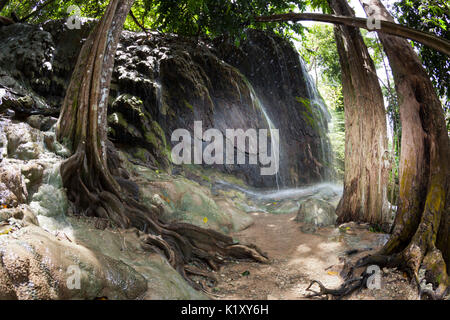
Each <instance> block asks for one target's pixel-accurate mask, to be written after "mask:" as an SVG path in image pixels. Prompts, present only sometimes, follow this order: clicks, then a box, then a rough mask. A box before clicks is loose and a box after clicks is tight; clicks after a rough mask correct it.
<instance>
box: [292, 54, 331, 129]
mask: <svg viewBox="0 0 450 320" xmlns="http://www.w3.org/2000/svg"><path fill="white" fill-rule="evenodd" d="M298 57H299V60H300V65H301V67H302V75H303V79H304V80H305V83H306V92H307V95H308V100H309V101H310V105H311V106H314V105H316V106H319V108H320V110H321V111H322V114H323V115H324V116H325V119H326V121H327V122H328V121H330V120H331V115H330V112H329V111H328V108H327V106H326V105H325V103H324V101H323V99H322V97H321V96H320V94H319V91H318V90H317V87H316V84H315V83H314V81H313V79H312V77H311V75H310V74H309V73H308V71H307V70H306V67H305V62H304V61H303V59H302V58H301V57H300V55H299V56H298Z"/></svg>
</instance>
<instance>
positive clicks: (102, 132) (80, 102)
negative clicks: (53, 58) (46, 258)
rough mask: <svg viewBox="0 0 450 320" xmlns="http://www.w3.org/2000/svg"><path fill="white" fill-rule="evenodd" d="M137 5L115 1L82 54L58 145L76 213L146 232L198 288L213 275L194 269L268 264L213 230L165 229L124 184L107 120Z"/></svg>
mask: <svg viewBox="0 0 450 320" xmlns="http://www.w3.org/2000/svg"><path fill="white" fill-rule="evenodd" d="M133 2H134V0H111V1H110V3H109V5H108V7H107V8H106V11H105V14H104V16H103V17H102V19H101V20H100V22H99V23H98V24H97V25H96V27H95V28H94V30H93V31H92V32H91V34H90V36H89V37H88V39H87V40H86V42H85V44H84V45H83V47H82V49H81V52H80V55H79V57H78V61H77V64H76V67H75V70H74V72H73V74H72V78H71V81H70V84H69V87H68V89H67V92H66V97H65V99H64V103H63V106H62V111H61V115H60V118H59V120H58V124H57V137H58V140H59V141H62V142H64V143H65V144H66V145H67V146H69V147H70V148H71V149H72V150H73V155H72V156H71V157H70V158H69V159H67V160H66V161H65V162H64V163H63V164H62V166H61V175H62V179H63V184H64V186H65V187H66V188H67V190H68V197H69V200H70V201H72V202H73V203H74V205H75V208H76V209H77V211H78V212H76V213H77V214H83V215H87V216H95V217H100V218H104V219H107V220H108V221H111V222H113V223H114V224H115V225H117V226H119V227H122V228H130V227H135V228H138V229H140V230H145V231H147V232H148V233H147V234H145V236H142V238H141V240H142V242H143V248H148V249H151V248H158V249H157V250H158V251H160V252H162V253H163V254H165V255H166V257H167V259H168V260H169V263H170V264H171V265H172V266H173V267H174V268H176V269H177V270H178V271H179V272H180V273H181V275H182V276H183V277H184V278H185V279H186V280H188V281H189V282H190V283H191V284H192V285H193V286H194V287H198V285H197V284H196V283H195V282H193V281H190V279H189V278H188V277H187V274H186V273H190V274H196V275H203V276H207V273H205V272H204V271H202V270H201V269H198V268H196V267H194V266H193V265H192V264H191V263H194V264H195V265H197V266H199V267H200V268H201V267H206V266H209V267H211V268H213V269H215V268H216V267H217V264H219V263H221V262H223V260H224V259H225V258H226V257H230V256H231V257H236V258H250V259H253V260H257V261H261V262H266V261H267V257H266V256H265V255H264V254H262V253H261V252H260V251H259V249H258V248H256V247H254V246H243V245H239V244H236V243H235V242H234V241H233V239H232V238H231V237H228V236H225V235H223V234H220V233H218V232H216V231H213V230H207V229H202V228H199V227H196V226H193V225H189V224H185V223H172V224H164V223H163V222H161V221H160V220H159V218H158V215H157V213H156V212H154V211H151V210H149V209H148V208H146V207H144V206H143V205H141V204H139V202H138V201H137V200H136V199H135V198H134V197H133V195H132V194H133V193H132V192H128V191H127V189H126V188H123V187H121V185H119V183H118V182H117V180H116V178H118V177H119V176H120V175H121V173H122V178H123V177H127V174H124V169H122V168H120V163H119V161H118V158H117V156H116V154H115V152H114V150H113V147H111V144H110V143H108V141H107V121H106V117H107V106H108V96H109V85H110V81H111V75H112V71H113V66H114V57H115V53H116V49H117V45H118V41H119V37H120V34H121V31H122V28H123V24H124V21H125V18H126V16H127V14H128V12H129V11H130V8H131V6H132V4H133ZM130 183H131V182H130ZM122 185H123V184H122ZM189 264H191V265H189Z"/></svg>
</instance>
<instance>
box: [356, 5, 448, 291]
mask: <svg viewBox="0 0 450 320" xmlns="http://www.w3.org/2000/svg"><path fill="white" fill-rule="evenodd" d="M360 2H361V4H362V5H363V7H364V9H365V10H366V13H367V12H368V11H369V8H370V7H371V8H377V9H379V11H380V14H381V15H382V18H383V19H385V20H387V21H393V18H392V17H391V15H390V14H389V12H388V11H387V10H386V8H385V7H384V6H383V4H382V3H381V1H379V0H360ZM379 37H380V40H381V42H382V44H383V48H384V51H385V52H386V54H387V56H388V58H389V62H390V65H391V68H392V72H393V74H394V79H395V86H396V90H397V94H398V97H399V103H400V105H399V108H400V120H401V124H402V140H401V155H400V172H399V180H400V198H399V203H398V211H397V216H396V220H395V226H394V229H393V233H392V236H391V238H390V240H389V241H388V243H387V244H386V245H385V246H384V248H383V249H382V250H381V252H380V254H382V255H392V254H397V255H399V256H401V258H402V260H403V261H405V262H406V266H405V267H407V268H409V269H410V271H411V272H412V274H413V276H414V277H415V278H417V273H418V270H419V268H420V266H421V264H423V265H424V267H425V268H426V269H427V271H428V273H427V278H428V279H427V280H429V281H431V282H432V283H433V284H434V285H435V288H436V287H438V289H437V291H436V293H437V296H442V295H443V294H444V292H445V290H446V288H447V286H448V276H447V275H448V272H449V267H450V249H449V246H450V238H449V226H450V218H449V215H450V212H449V204H448V202H447V201H448V197H449V193H450V192H449V186H450V184H449V181H450V179H449V178H450V177H449V174H450V172H449V161H450V153H449V150H450V149H449V137H448V134H447V128H446V125H445V119H444V113H443V109H442V107H441V103H440V101H439V98H438V97H437V95H436V91H435V89H434V88H433V85H432V83H431V81H430V78H429V76H428V75H427V73H426V71H425V69H424V68H423V66H422V63H421V62H420V60H419V58H418V56H417V54H416V53H415V51H414V50H413V48H412V47H411V45H410V44H409V43H408V42H407V41H406V40H404V39H401V38H398V37H394V36H391V35H387V34H383V33H379Z"/></svg>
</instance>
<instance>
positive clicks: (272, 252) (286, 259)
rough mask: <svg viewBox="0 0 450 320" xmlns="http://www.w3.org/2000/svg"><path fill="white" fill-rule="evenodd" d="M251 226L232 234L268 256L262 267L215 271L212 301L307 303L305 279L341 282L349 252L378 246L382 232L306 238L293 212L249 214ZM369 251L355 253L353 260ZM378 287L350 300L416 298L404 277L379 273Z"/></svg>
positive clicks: (355, 229) (354, 228) (327, 231)
mask: <svg viewBox="0 0 450 320" xmlns="http://www.w3.org/2000/svg"><path fill="white" fill-rule="evenodd" d="M252 215H253V216H254V218H255V223H254V225H252V226H251V227H249V228H248V229H246V230H244V231H241V232H239V233H235V234H234V235H233V237H235V238H237V239H240V241H241V242H252V243H254V244H256V245H257V246H259V247H260V248H262V249H263V250H264V251H266V252H267V253H268V255H269V257H270V258H271V263H270V264H267V265H262V264H257V263H251V262H234V263H230V264H227V265H225V266H224V267H223V269H222V270H221V271H219V272H218V274H217V276H218V278H219V283H218V285H217V287H216V288H215V289H214V292H215V294H216V295H217V296H216V297H214V298H215V299H236V300H238V299H239V300H240V299H244V300H245V299H261V300H264V299H270V300H276V299H292V300H294V299H306V298H305V295H306V294H307V293H308V292H306V291H305V289H306V287H307V286H308V285H309V283H310V281H311V280H313V279H315V280H319V281H321V282H322V283H323V284H324V285H325V286H327V287H336V286H338V285H339V284H341V283H342V278H341V277H340V276H339V272H340V271H341V270H342V267H343V259H346V258H344V257H346V255H345V251H347V250H349V249H354V248H356V249H361V248H369V247H371V248H373V249H374V250H375V249H377V248H378V247H380V246H381V245H382V243H383V238H385V236H384V235H382V234H377V233H373V232H370V231H369V230H367V227H363V226H359V225H356V224H350V225H349V227H348V228H347V227H346V228H341V229H338V228H331V227H329V228H321V229H319V230H317V232H315V233H313V234H310V233H305V232H303V231H301V230H300V228H301V227H302V224H301V223H298V222H296V221H294V218H295V215H293V214H280V215H273V214H267V213H253V214H252ZM368 252H370V250H368V251H365V252H363V253H360V254H358V255H355V257H354V258H353V259H356V258H358V257H360V256H361V255H363V254H367V253H368ZM384 271H385V272H383V273H382V274H383V276H382V288H381V289H378V290H369V289H364V290H362V291H360V292H356V293H354V294H353V295H351V296H350V297H349V298H350V299H416V298H417V294H416V291H415V289H414V287H413V286H411V285H410V284H409V283H408V281H407V280H406V278H405V277H404V275H403V274H402V273H400V272H398V271H395V270H384Z"/></svg>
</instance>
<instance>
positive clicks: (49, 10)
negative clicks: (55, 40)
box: [0, 0, 109, 23]
mask: <svg viewBox="0 0 450 320" xmlns="http://www.w3.org/2000/svg"><path fill="white" fill-rule="evenodd" d="M108 3H109V0H98V1H86V0H69V1H63V0H46V1H43V0H26V1H21V0H10V1H9V3H8V5H7V6H6V7H5V8H4V9H3V10H2V11H1V12H0V15H2V16H7V17H9V16H11V14H12V13H13V12H14V13H15V14H16V15H17V17H18V18H19V19H22V18H24V17H26V16H27V15H29V14H31V13H32V12H33V11H35V10H36V9H39V8H41V7H42V9H40V10H39V11H38V12H37V13H36V14H35V15H33V16H32V17H30V18H29V19H28V20H27V22H29V23H41V22H44V21H46V20H49V19H52V20H54V19H62V18H67V17H68V16H70V15H71V13H70V12H68V8H69V6H71V5H76V6H78V7H79V8H80V10H81V16H82V17H89V18H100V17H101V16H102V15H103V12H104V10H105V8H106V6H107V5H108ZM44 5H45V6H44Z"/></svg>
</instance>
